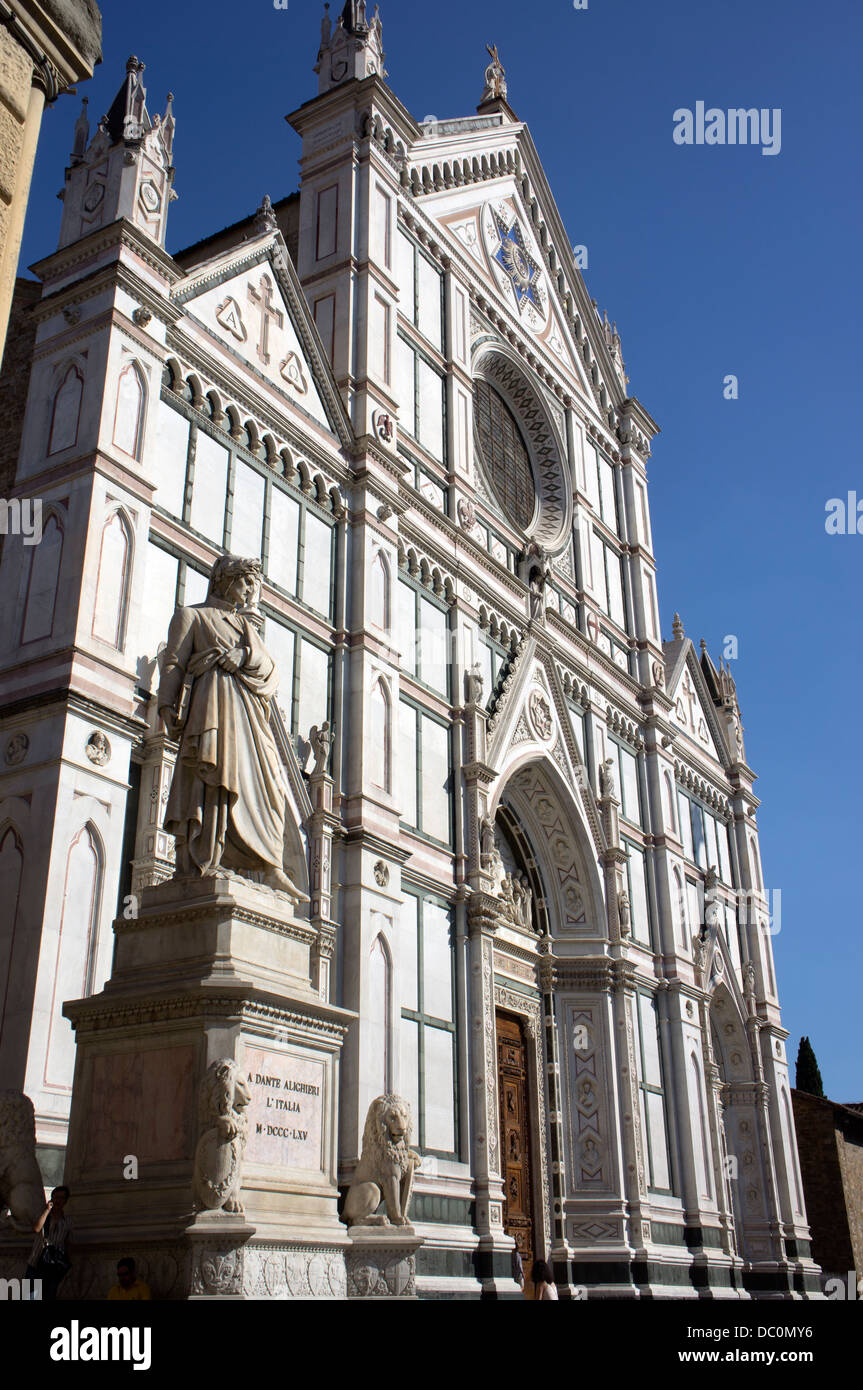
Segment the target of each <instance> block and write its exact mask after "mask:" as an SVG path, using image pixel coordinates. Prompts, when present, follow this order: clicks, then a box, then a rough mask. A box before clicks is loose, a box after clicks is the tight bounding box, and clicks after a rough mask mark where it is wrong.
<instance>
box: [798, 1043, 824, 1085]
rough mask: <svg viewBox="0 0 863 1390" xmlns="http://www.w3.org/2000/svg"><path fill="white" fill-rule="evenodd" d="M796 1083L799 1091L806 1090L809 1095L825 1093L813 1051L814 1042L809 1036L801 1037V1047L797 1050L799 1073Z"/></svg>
mask: <svg viewBox="0 0 863 1390" xmlns="http://www.w3.org/2000/svg"><path fill="white" fill-rule="evenodd" d="M794 1084H795V1086H796V1088H797V1090H798V1091H805V1092H806V1093H807V1095H810V1096H823V1095H824V1083H823V1082H822V1080H821V1072H820V1071H819V1070H818V1063H817V1061H816V1060H815V1053H814V1052H813V1051H812V1044H811V1043H810V1041H809V1039H808V1038H801V1039H800V1047H799V1049H798V1052H797V1075H796V1078H795V1082H794Z"/></svg>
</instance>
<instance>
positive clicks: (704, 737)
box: [668, 638, 729, 767]
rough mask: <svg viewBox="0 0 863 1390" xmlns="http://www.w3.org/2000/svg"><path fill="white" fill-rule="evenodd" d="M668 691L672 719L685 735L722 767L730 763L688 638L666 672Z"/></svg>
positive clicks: (714, 712)
mask: <svg viewBox="0 0 863 1390" xmlns="http://www.w3.org/2000/svg"><path fill="white" fill-rule="evenodd" d="M668 693H669V695H670V697H671V699H672V700H673V701H674V704H673V707H672V710H671V720H672V722H673V723H674V724H675V725H676V726H677V728H678V729H679V730H680V731H681V733H683V734H685V735H686V737H687V738H689V739H691V741H692V742H693V743H694V744H695V745H696V747H698V748H700V749H701V750H702V752H704V753H707V754H708V756H709V757H711V758H713V759H714V760H715V761H716V762H717V763H719V764H720V765H721V766H722V767H727V766H728V763H729V757H728V748H727V746H726V743H725V738H724V736H723V733H722V729H721V726H720V723H719V720H718V718H717V713H716V706H715V705H714V703H713V700H712V699H711V697H710V692H709V690H708V689H707V683H706V681H705V679H704V674H703V672H702V670H701V667H700V666H699V664H698V659H697V657H696V655H695V648H694V647H693V645H692V643H691V642H690V641H689V639H688V638H687V639H686V642H685V644H684V646H683V647H682V649H681V651H680V653H679V654H678V659H677V661H676V662H675V664H674V666H673V667H672V670H671V672H670V673H669V683H668Z"/></svg>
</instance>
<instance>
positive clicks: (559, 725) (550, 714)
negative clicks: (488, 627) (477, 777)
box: [487, 638, 606, 853]
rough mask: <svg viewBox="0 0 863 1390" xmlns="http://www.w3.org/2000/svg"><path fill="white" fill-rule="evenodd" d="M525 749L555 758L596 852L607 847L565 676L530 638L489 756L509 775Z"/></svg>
mask: <svg viewBox="0 0 863 1390" xmlns="http://www.w3.org/2000/svg"><path fill="white" fill-rule="evenodd" d="M525 753H535V754H536V756H537V757H538V758H539V757H547V758H550V759H551V760H552V761H553V762H554V763H555V764H556V765H557V769H558V771H559V773H560V776H561V778H562V780H563V781H564V783H566V785H567V786H568V787H569V789H570V792H571V794H572V796H573V798H574V799H575V801H576V802H577V803H578V805H579V807H580V809H581V812H582V815H583V818H584V821H585V822H586V823H587V826H588V828H589V832H590V836H591V839H592V841H593V844H594V848H595V850H596V852H597V853H601V851H602V850H603V849H605V848H606V841H605V834H604V832H603V829H602V825H601V823H600V819H599V815H598V812H597V808H596V800H595V798H594V794H593V788H592V787H591V785H590V781H589V778H588V775H587V769H586V767H585V765H584V763H583V761H582V758H581V754H580V752H579V748H578V743H577V740H576V737H575V733H574V731H573V728H572V723H571V721H570V717H569V711H568V709H567V704H566V697H565V695H564V691H563V686H562V684H561V680H560V677H559V675H558V673H557V670H556V669H555V667H554V665H553V663H552V664H549V665H548V666H546V664H545V662H544V661H543V660H542V659H541V658H540V657H538V656H537V655H536V643H535V641H534V639H533V638H529V639H527V641H526V642H525V643H524V648H523V650H522V654H521V656H520V657H518V656H517V657H516V660H515V663H514V665H513V667H511V668H510V673H509V675H508V676H507V677H506V679H505V681H504V689H503V691H502V693H501V696H500V697H499V698H498V700H497V703H496V705H495V707H494V712H493V714H492V716H491V719H490V721H489V724H488V747H487V760H488V762H489V764H490V765H491V766H492V767H498V768H500V770H501V771H502V772H504V773H505V771H506V765H507V763H508V762H510V761H511V760H512V759H513V758H516V759H519V760H521V759H522V758H523V756H524V754H525Z"/></svg>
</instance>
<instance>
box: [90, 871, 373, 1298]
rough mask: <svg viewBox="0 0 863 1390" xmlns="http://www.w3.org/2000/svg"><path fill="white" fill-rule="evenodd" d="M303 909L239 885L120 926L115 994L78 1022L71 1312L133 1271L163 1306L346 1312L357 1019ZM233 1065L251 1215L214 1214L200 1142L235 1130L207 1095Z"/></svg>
mask: <svg viewBox="0 0 863 1390" xmlns="http://www.w3.org/2000/svg"><path fill="white" fill-rule="evenodd" d="M294 906H295V905H294V903H293V901H292V899H291V898H290V897H289V896H288V895H287V894H284V893H280V892H275V891H273V890H271V889H269V888H265V887H262V886H259V885H257V884H254V883H250V882H248V881H246V880H243V879H240V878H237V877H235V876H232V875H230V874H223V873H219V874H214V875H212V876H209V877H206V878H200V879H171V880H169V881H168V882H165V883H161V884H158V885H156V886H154V887H151V888H146V889H145V890H144V892H143V895H142V902H141V908H140V912H139V915H138V916H137V917H136V918H134V919H133V920H130V921H126V920H123V919H119V920H118V921H117V922H116V923H115V925H114V930H115V935H116V941H115V955H114V968H113V971H112V974H111V979H110V980H109V981H108V983H107V984H106V986H105V988H104V990H102V992H101V993H100V994H97V995H94V996H93V997H91V998H89V999H81V1000H77V1001H75V1002H74V1003H69V1004H67V1005H66V1006H65V1008H64V1013H65V1014H66V1017H67V1018H69V1019H70V1021H71V1023H72V1026H73V1028H74V1029H75V1032H76V1041H77V1058H76V1065H75V1086H74V1093H73V1099H72V1113H71V1119H70V1129H69V1147H68V1152H67V1161H66V1174H65V1180H66V1182H67V1183H68V1184H69V1186H70V1187H71V1189H72V1191H73V1193H74V1202H75V1205H74V1221H75V1246H76V1258H75V1267H74V1268H73V1270H72V1272H71V1273H70V1275H69V1277H68V1279H67V1280H66V1281H65V1284H64V1288H63V1291H62V1296H64V1297H66V1298H70V1297H85V1298H86V1297H88V1296H91V1297H96V1298H104V1297H105V1294H106V1293H107V1289H108V1287H110V1285H111V1284H112V1283H113V1282H114V1273H113V1263H114V1262H115V1261H116V1259H117V1258H118V1257H119V1256H120V1255H122V1254H127V1255H134V1256H135V1258H136V1259H137V1260H138V1265H139V1272H140V1273H141V1276H142V1277H143V1278H144V1279H146V1280H147V1282H148V1283H150V1285H151V1289H152V1293H153V1297H154V1298H188V1297H246V1298H256V1297H270V1298H272V1297H292V1296H299V1297H321V1296H322V1297H344V1290H345V1286H346V1272H345V1257H344V1251H345V1248H346V1246H347V1244H348V1238H347V1232H346V1230H345V1227H344V1226H343V1225H342V1224H341V1222H340V1221H339V1219H338V1215H337V1210H336V1203H337V1198H338V1189H337V1185H336V1176H337V1157H338V1155H337V1136H338V1125H337V1113H338V1063H339V1054H340V1050H341V1047H342V1043H343V1041H344V1037H345V1034H346V1032H347V1029H348V1026H349V1025H350V1023H351V1021H352V1019H353V1017H354V1015H353V1014H351V1013H349V1012H348V1011H346V1010H344V1009H337V1008H334V1007H333V1006H332V1005H330V1004H327V1003H325V1002H324V1001H323V1000H322V999H321V998H320V997H319V995H318V994H317V993H316V992H315V990H314V989H313V988H312V985H311V972H312V966H313V952H314V950H315V946H316V942H317V931H316V929H315V927H314V926H312V925H311V924H310V923H309V922H308V921H305V920H302V919H299V918H297V917H296V916H295V912H294ZM218 1059H230V1060H232V1061H233V1062H234V1063H236V1066H237V1069H238V1072H239V1075H240V1077H241V1078H242V1082H243V1083H244V1085H245V1088H246V1089H247V1091H248V1094H249V1096H250V1100H249V1103H248V1104H247V1105H245V1107H244V1108H243V1110H242V1113H243V1114H244V1115H245V1117H246V1119H247V1122H248V1133H247V1140H246V1145H245V1153H244V1157H243V1160H242V1169H241V1173H242V1176H241V1190H240V1194H239V1195H240V1203H241V1206H242V1211H241V1212H240V1213H230V1212H228V1211H223V1210H221V1209H220V1210H214V1211H197V1214H196V1207H195V1200H194V1199H195V1189H194V1176H195V1154H196V1147H197V1144H198V1139H199V1135H200V1134H201V1133H202V1132H203V1130H204V1129H207V1128H208V1126H213V1125H216V1126H217V1125H218V1123H219V1115H218V1112H216V1113H212V1112H211V1113H210V1115H209V1118H208V1117H207V1114H206V1105H205V1103H204V1102H203V1101H202V1100H201V1097H200V1092H201V1082H202V1080H203V1078H204V1076H205V1074H206V1073H207V1069H208V1067H209V1066H210V1065H211V1063H213V1062H215V1061H217V1060H218ZM241 1104H242V1101H241ZM212 1132H214V1133H218V1130H216V1131H212ZM216 1142H217V1143H218V1142H220V1141H219V1140H217V1141H216ZM88 1267H89V1284H88ZM106 1280H107V1283H106V1282H105V1281H106ZM66 1285H68V1289H67V1288H66ZM91 1290H92V1291H91Z"/></svg>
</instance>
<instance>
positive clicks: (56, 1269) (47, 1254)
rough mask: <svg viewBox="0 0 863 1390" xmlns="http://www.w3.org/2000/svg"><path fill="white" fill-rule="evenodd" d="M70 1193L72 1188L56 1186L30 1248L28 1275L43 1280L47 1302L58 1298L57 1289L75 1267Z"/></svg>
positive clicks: (35, 1226) (43, 1293)
mask: <svg viewBox="0 0 863 1390" xmlns="http://www.w3.org/2000/svg"><path fill="white" fill-rule="evenodd" d="M69 1195H70V1194H69V1189H68V1187H65V1186H60V1187H55V1188H54V1191H53V1192H52V1193H51V1199H50V1201H49V1202H48V1205H47V1206H46V1208H45V1210H44V1211H43V1212H42V1215H41V1216H40V1217H39V1219H38V1221H37V1222H36V1223H35V1225H34V1226H33V1230H34V1231H35V1232H36V1239H35V1241H34V1242H33V1249H32V1250H31V1251H30V1263H29V1264H28V1265H27V1269H26V1278H28V1279H30V1280H33V1279H41V1281H42V1298H43V1300H44V1301H46V1302H52V1301H53V1300H54V1299H56V1297H57V1290H58V1289H59V1287H60V1285H61V1283H62V1282H63V1280H64V1279H65V1277H66V1275H67V1274H68V1273H69V1270H70V1268H71V1263H72V1262H71V1260H70V1259H69V1237H70V1235H71V1232H72V1224H71V1222H70V1221H69V1218H68V1216H67V1215H66V1203H67V1202H68V1201H69Z"/></svg>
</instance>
